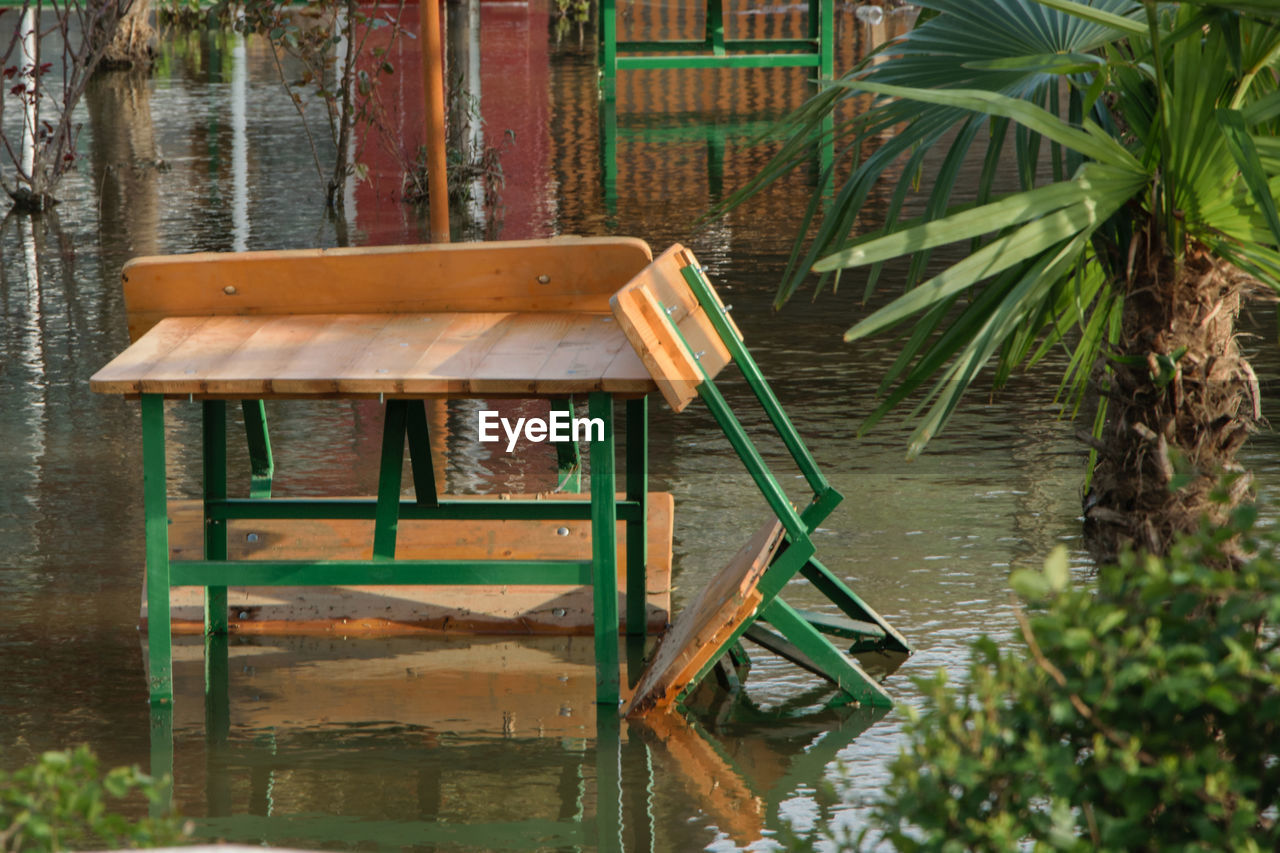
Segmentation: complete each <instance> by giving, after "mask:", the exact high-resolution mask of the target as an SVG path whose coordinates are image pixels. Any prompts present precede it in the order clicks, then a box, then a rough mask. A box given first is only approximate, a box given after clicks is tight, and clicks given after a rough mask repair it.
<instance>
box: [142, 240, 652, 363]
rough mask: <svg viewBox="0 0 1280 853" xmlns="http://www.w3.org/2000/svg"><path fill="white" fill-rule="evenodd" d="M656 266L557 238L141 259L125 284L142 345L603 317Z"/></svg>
mask: <svg viewBox="0 0 1280 853" xmlns="http://www.w3.org/2000/svg"><path fill="white" fill-rule="evenodd" d="M652 257H653V255H652V252H650V250H649V246H648V245H647V244H646V243H645V242H644V241H643V240H637V239H635V238H630V237H584V238H577V237H557V238H553V239H550V240H520V241H505V242H491V243H447V244H438V245H431V244H427V245H420V246H372V247H362V248H338V249H291V250H283V251H269V252H235V253H225V252H201V253H197V254H190V255H167V256H160V257H144V258H134V259H133V260H131V261H129V262H128V263H127V264H125V267H124V272H123V275H122V277H123V279H124V297H125V306H126V308H127V310H128V315H129V338H130V340H135V341H136V340H137V339H138V338H139V337H141V336H142V335H143V334H144V333H145V332H146V331H147V330H148V329H150V328H151V327H152V326H154V325H155V324H156V323H158V322H159V321H160V320H162V319H164V318H165V317H198V316H213V315H237V314H399V313H414V314H417V313H435V312H491V311H517V312H528V311H567V312H583V311H586V312H601V313H607V312H608V311H609V297H610V296H612V295H613V293H614V292H615V291H617V290H618V288H619V287H621V286H622V285H624V284H625V283H626V282H627V281H628V280H630V279H631V278H632V277H634V276H635V275H636V274H637V273H639V272H640V271H641V270H642V269H644V268H645V266H646V265H647V264H648V263H649V261H650V260H651V259H652Z"/></svg>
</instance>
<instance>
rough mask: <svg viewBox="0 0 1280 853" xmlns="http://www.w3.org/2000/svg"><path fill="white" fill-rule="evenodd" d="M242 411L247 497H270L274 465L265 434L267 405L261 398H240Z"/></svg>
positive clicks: (269, 439) (267, 436)
mask: <svg viewBox="0 0 1280 853" xmlns="http://www.w3.org/2000/svg"><path fill="white" fill-rule="evenodd" d="M240 409H241V411H243V412H244V435H245V439H246V440H247V441H248V443H249V471H250V479H249V497H251V498H255V499H263V500H265V499H266V498H269V497H271V480H272V478H273V477H274V476H275V471H276V466H275V462H274V461H273V459H272V457H271V438H270V436H269V435H268V434H267V405H266V403H264V402H262V401H261V400H241V401H240Z"/></svg>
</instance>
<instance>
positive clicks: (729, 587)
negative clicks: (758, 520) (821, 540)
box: [625, 517, 782, 716]
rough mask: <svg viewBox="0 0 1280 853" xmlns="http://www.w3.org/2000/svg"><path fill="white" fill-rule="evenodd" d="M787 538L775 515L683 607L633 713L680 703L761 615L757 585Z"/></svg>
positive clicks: (632, 705)
mask: <svg viewBox="0 0 1280 853" xmlns="http://www.w3.org/2000/svg"><path fill="white" fill-rule="evenodd" d="M781 541H782V522H780V521H778V520H777V519H776V518H772V517H771V518H769V520H768V521H766V522H765V523H764V525H763V526H761V527H760V528H759V529H758V530H757V531H756V533H755V535H753V536H752V537H751V539H749V540H748V541H747V543H746V544H745V545H743V546H742V548H741V550H739V551H738V553H737V554H735V555H734V557H733V559H732V560H730V561H729V565H727V566H725V568H724V569H723V570H722V571H721V572H720V573H719V574H717V575H716V576H715V577H713V578H712V579H711V581H710V582H709V583H708V584H707V585H706V586H705V587H703V588H702V591H701V592H700V593H698V597H697V598H696V599H695V600H694V601H693V603H692V604H690V605H688V606H687V607H685V609H684V610H682V611H681V612H680V615H679V617H678V618H677V619H676V620H675V622H674V624H673V625H672V626H671V630H670V631H668V632H667V634H666V635H665V636H664V637H663V638H662V640H661V642H660V643H659V644H658V649H657V651H656V652H655V653H654V656H653V660H652V662H650V664H649V666H648V667H646V668H645V671H644V675H642V676H641V678H640V683H639V684H637V685H636V691H635V694H634V695H633V696H632V697H631V702H630V703H629V704H628V705H627V709H626V712H625V713H626V715H627V716H631V715H632V714H643V713H645V712H646V711H649V710H651V709H653V708H659V707H664V706H668V705H670V704H671V703H673V702H675V700H676V698H677V697H678V696H679V695H680V692H681V691H682V690H683V689H684V688H685V687H686V686H687V685H688V684H689V683H690V682H691V681H692V680H693V679H694V678H696V677H697V675H698V673H699V672H701V671H702V669H703V667H705V666H706V665H707V664H708V663H710V662H711V660H712V658H713V657H714V656H715V655H716V654H717V653H718V652H719V651H720V650H721V648H722V646H723V644H724V643H725V641H727V640H728V638H729V637H731V636H732V635H733V632H734V631H736V630H737V629H738V628H739V627H740V626H741V625H742V624H743V623H744V622H746V621H747V620H748V619H750V618H751V617H752V616H753V615H754V614H755V612H756V608H757V607H759V606H760V602H761V601H763V600H764V596H763V595H762V594H761V592H760V590H758V589H757V588H756V586H757V584H759V582H760V578H761V577H763V576H764V573H765V570H766V569H768V568H769V562H770V560H772V559H773V554H774V552H775V551H776V550H777V549H778V544H779V543H780V542H781Z"/></svg>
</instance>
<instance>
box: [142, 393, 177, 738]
mask: <svg viewBox="0 0 1280 853" xmlns="http://www.w3.org/2000/svg"><path fill="white" fill-rule="evenodd" d="M164 440H165V437H164V397H163V396H161V395H159V394H143V395H142V494H143V505H144V514H145V518H146V542H147V544H146V555H147V653H148V657H149V662H150V665H151V678H150V683H149V684H148V691H147V692H148V694H149V696H150V697H151V704H152V706H153V707H154V706H156V705H169V704H172V702H173V655H172V652H173V632H172V627H171V626H170V623H169V506H168V494H167V492H166V484H165V454H164ZM170 725H171V726H172V720H171V721H170Z"/></svg>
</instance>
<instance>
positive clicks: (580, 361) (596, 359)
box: [534, 314, 649, 394]
mask: <svg viewBox="0 0 1280 853" xmlns="http://www.w3.org/2000/svg"><path fill="white" fill-rule="evenodd" d="M623 351H625V352H628V353H629V352H631V347H630V345H629V344H628V343H627V339H626V337H625V336H623V335H621V334H619V333H618V324H617V321H616V320H614V319H613V315H612V314H585V315H580V316H579V317H578V318H577V319H576V320H575V321H574V323H573V324H572V325H571V326H570V327H569V328H568V329H567V330H566V331H565V334H564V337H562V338H561V339H560V342H559V343H558V344H556V348H555V350H554V351H553V352H552V353H551V356H550V357H549V358H548V359H547V360H546V361H545V362H543V364H542V366H541V367H540V368H539V369H538V373H537V375H536V376H535V377H534V389H535V390H536V391H537V392H538V393H539V394H555V393H558V392H562V391H566V390H567V389H570V388H572V387H573V381H572V377H574V376H585V375H588V374H590V373H592V372H593V371H594V372H599V370H600V367H599V366H600V365H601V364H606V365H609V366H610V367H612V365H613V362H614V361H616V360H617V356H618V353H619V352H623ZM640 372H641V373H642V374H643V376H644V378H645V379H648V376H649V374H648V373H647V372H646V371H645V370H644V368H643V366H641V368H640ZM605 373H606V375H607V374H608V371H607V370H606V371H605Z"/></svg>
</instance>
